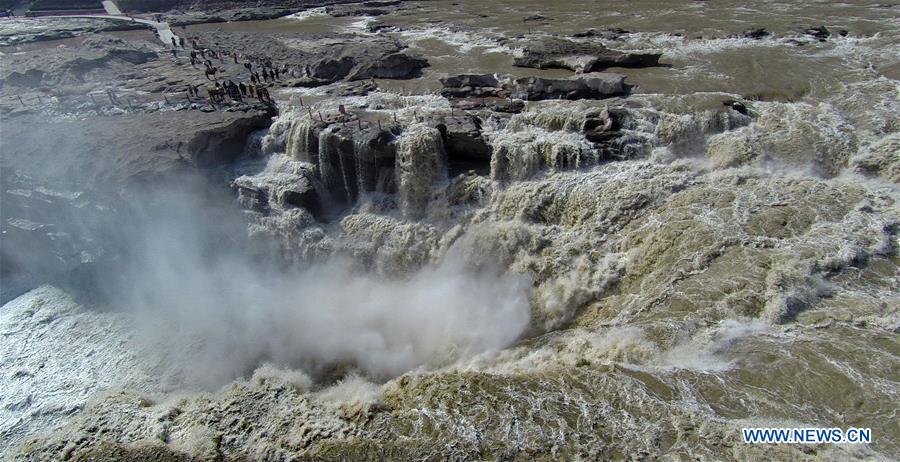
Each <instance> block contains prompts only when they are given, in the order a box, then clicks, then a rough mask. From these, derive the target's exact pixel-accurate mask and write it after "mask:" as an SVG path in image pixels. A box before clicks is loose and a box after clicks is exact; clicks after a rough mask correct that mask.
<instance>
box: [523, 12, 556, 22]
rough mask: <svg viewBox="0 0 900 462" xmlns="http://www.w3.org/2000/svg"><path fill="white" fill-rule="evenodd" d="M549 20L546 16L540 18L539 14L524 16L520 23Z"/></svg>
mask: <svg viewBox="0 0 900 462" xmlns="http://www.w3.org/2000/svg"><path fill="white" fill-rule="evenodd" d="M549 19H550V18H548V17H546V16H541V15H539V14H532V15H529V16H525V17H524V18H522V22H534V21H547V20H549Z"/></svg>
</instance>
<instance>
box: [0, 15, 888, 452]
mask: <svg viewBox="0 0 900 462" xmlns="http://www.w3.org/2000/svg"><path fill="white" fill-rule="evenodd" d="M536 16H537V17H536ZM351 19H352V20H351ZM374 21H380V22H382V23H384V24H387V25H388V26H390V27H389V28H385V29H383V30H382V31H381V32H378V34H379V35H388V36H390V37H394V38H396V39H398V40H401V41H403V42H404V43H407V44H408V45H409V49H410V50H411V51H414V52H416V53H418V54H420V55H423V56H425V57H427V59H428V60H429V63H430V64H431V66H430V67H429V68H426V69H425V70H424V72H423V75H422V77H420V78H416V79H412V80H398V81H389V80H381V79H379V80H378V84H379V86H380V89H379V90H377V91H374V92H370V93H369V94H368V95H365V96H346V97H338V96H331V95H328V94H327V93H326V90H327V88H328V87H322V88H316V89H285V90H283V91H282V92H281V93H279V94H278V95H277V97H278V98H279V99H280V101H281V103H282V106H281V112H280V114H279V116H278V117H277V119H276V120H275V121H274V123H273V125H272V126H271V128H270V129H268V130H267V131H265V132H260V133H258V134H256V135H255V136H254V137H253V138H252V139H251V140H250V142H249V143H248V148H247V154H248V155H247V156H246V158H244V159H242V160H241V161H240V162H238V163H237V164H236V165H234V166H233V167H232V168H230V169H229V170H228V172H227V176H228V182H229V183H230V185H231V191H232V193H233V194H234V196H235V197H233V198H232V197H225V198H224V200H223V204H220V205H221V210H224V211H220V212H216V213H210V212H209V209H210V204H209V203H207V202H201V203H194V202H193V201H191V200H185V201H180V202H179V205H178V207H175V208H174V210H172V209H167V211H166V212H165V213H163V214H162V215H159V214H158V210H157V209H152V211H146V213H143V214H142V213H138V214H137V216H138V218H136V221H135V222H134V223H131V224H129V225H128V226H123V229H124V230H123V233H126V232H127V234H128V235H129V236H131V237H132V238H133V239H134V240H135V242H136V244H135V250H134V253H133V255H132V256H133V261H132V262H130V263H129V264H124V266H123V267H122V268H121V269H120V271H121V276H122V279H123V280H126V281H132V283H130V284H125V285H124V286H119V285H117V286H116V290H115V291H114V293H112V294H111V295H112V296H111V297H110V298H108V299H105V300H106V301H104V302H102V303H100V302H98V303H97V305H98V306H90V305H89V303H87V302H86V303H84V304H79V303H77V302H76V301H74V300H72V298H71V297H70V296H69V295H67V294H66V293H64V292H62V291H61V290H59V289H57V288H54V287H51V286H42V287H39V288H36V289H34V290H32V291H30V292H28V293H26V294H24V295H22V296H20V297H18V298H17V299H15V300H13V301H10V302H9V303H7V304H6V305H4V306H3V307H2V309H0V315H2V319H0V335H2V342H0V358H3V359H2V362H3V365H2V372H3V373H2V375H0V389H3V390H13V391H14V392H11V393H7V392H4V393H2V394H0V400H2V407H0V435H3V436H4V438H3V439H4V440H6V441H9V442H10V443H5V444H4V446H0V449H5V451H6V452H7V454H9V457H10V458H11V459H13V460H32V459H30V458H33V459H35V460H56V458H57V457H61V455H63V456H64V455H66V454H72V453H77V454H79V457H88V456H91V455H93V456H97V457H101V456H103V457H109V458H110V459H108V460H182V459H179V457H182V456H184V457H194V458H197V459H200V460H267V461H276V460H277V461H281V460H305V459H306V458H309V459H314V460H318V459H323V460H332V459H333V460H341V459H343V460H374V459H389V460H393V459H398V460H408V459H417V460H498V459H503V460H534V459H537V460H619V459H650V460H654V459H679V460H682V459H691V460H694V459H699V460H728V459H739V460H758V459H773V460H814V459H827V460H854V459H866V460H895V459H896V458H897V457H898V456H900V429H898V426H897V412H898V405H897V403H900V359H898V355H900V341H898V332H900V295H898V294H900V257H898V245H900V241H898V234H897V233H898V229H900V228H898V227H900V208H898V202H897V201H898V199H900V195H898V194H900V189H898V182H900V134H898V133H900V55H898V54H897V50H898V49H900V10H898V6H896V5H887V4H884V5H882V4H874V3H865V2H843V3H841V2H819V1H803V2H755V3H753V4H752V5H748V4H746V2H731V1H727V2H693V1H691V2H668V1H639V2H624V1H609V2H601V3H597V2H567V3H547V2H527V1H495V2H489V3H486V2H475V1H468V0H459V1H457V2H454V3H453V4H452V5H450V4H449V3H447V2H412V3H404V4H403V7H402V9H399V10H397V11H395V12H393V13H392V14H390V15H387V16H379V17H363V18H360V17H353V18H346V17H342V18H333V17H330V16H327V14H326V13H325V12H324V11H318V10H317V11H314V12H312V13H310V12H307V13H304V14H299V15H294V16H288V17H284V18H280V19H276V20H270V21H248V22H243V23H226V24H216V25H198V26H191V27H190V29H191V30H205V29H209V28H221V29H223V30H225V31H229V30H234V31H260V30H262V31H271V32H290V31H296V30H301V31H309V32H321V31H327V30H329V29H330V28H337V29H339V31H341V32H348V33H356V34H375V33H374V32H369V29H367V27H368V26H369V25H370V24H371V23H372V22H374ZM820 25H825V26H827V28H828V30H829V31H831V35H830V36H829V37H827V38H826V39H823V40H821V41H820V40H819V39H818V38H815V37H811V36H810V35H809V34H806V33H804V32H803V31H804V30H805V29H808V28H810V27H816V26H820ZM611 27H616V28H621V29H622V30H619V31H616V32H615V33H609V30H608V29H607V28H611ZM761 27H764V28H765V29H766V30H767V31H769V32H770V34H768V35H764V36H762V37H757V38H754V37H750V36H747V35H745V34H744V31H747V30H749V29H754V28H761ZM589 29H595V30H596V31H597V34H596V35H594V34H591V35H588V36H582V37H580V38H577V39H576V40H584V41H600V42H602V43H604V44H606V45H607V46H608V47H610V48H614V49H617V50H625V51H652V52H657V53H662V58H661V62H662V63H663V64H664V66H661V67H651V68H643V69H612V70H613V71H615V72H621V73H624V74H626V75H627V77H628V80H627V81H628V83H630V84H632V85H635V87H634V88H633V89H632V93H631V94H630V95H628V96H624V97H615V98H609V99H603V100H581V101H565V100H560V101H556V100H551V101H527V102H524V104H525V108H524V110H523V111H522V112H520V113H517V114H508V113H500V112H490V113H489V111H486V112H485V113H481V114H479V115H478V119H477V121H475V120H474V119H472V118H471V117H470V116H469V115H466V114H461V113H459V112H451V101H450V100H448V99H446V98H444V97H441V96H439V95H437V94H435V92H436V91H437V90H438V89H440V88H441V83H440V82H439V80H438V79H439V78H441V77H446V76H449V75H455V74H460V73H501V74H513V75H516V76H540V77H554V78H558V77H560V76H562V77H565V76H571V75H572V73H571V72H569V71H564V70H559V69H556V70H538V69H523V68H517V67H513V66H512V59H513V57H514V56H516V55H518V54H520V53H521V49H522V48H523V47H524V46H526V45H525V43H526V42H527V40H530V39H533V38H534V37H539V36H543V35H548V34H562V35H567V36H570V35H572V34H576V33H582V32H585V31H587V30H589ZM841 30H843V31H844V32H839V31H841ZM604 31H606V32H604ZM604 34H609V35H604ZM298 95H302V96H303V97H304V98H306V100H307V103H308V104H315V105H317V107H318V108H320V109H327V108H332V112H334V110H333V108H336V107H338V105H344V106H345V107H346V108H348V110H349V111H350V112H351V113H353V114H355V115H357V116H358V119H355V120H358V121H354V122H350V123H343V124H342V123H340V122H334V121H329V120H326V119H324V118H322V117H321V115H318V114H316V113H315V112H314V111H312V110H310V109H308V108H306V107H300V106H299V105H296V104H290V103H291V101H292V100H291V98H292V97H295V96H298ZM457 111H458V110H457ZM475 123H477V124H478V133H479V141H478V142H479V143H483V144H482V145H480V146H482V147H485V146H486V148H485V149H487V154H484V153H479V152H476V151H477V150H476V149H474V148H472V149H469V148H466V149H461V148H459V143H458V141H453V140H455V138H453V136H454V135H453V134H454V133H462V132H463V131H465V130H462V129H459V128H454V127H459V126H462V125H463V124H475ZM379 124H380V125H379ZM376 127H383V128H382V129H380V130H376ZM447 133H450V134H449V135H448V134H447ZM176 197H180V196H176ZM216 207H219V205H216ZM147 210H151V208H148V209H147ZM217 210H219V209H217ZM218 213H221V214H223V215H227V216H228V218H227V219H224V220H223V219H222V218H221V215H219V214H218ZM141 217H143V218H141ZM161 217H162V218H161ZM142 220H144V221H142ZM232 221H233V222H234V223H232ZM233 224H234V226H237V227H238V228H239V229H241V232H243V230H244V228H245V227H246V229H247V235H248V239H247V242H244V241H243V236H242V237H241V239H236V240H235V242H228V239H223V240H222V241H220V242H213V243H212V244H211V243H210V242H209V240H210V236H220V233H221V234H225V233H222V229H226V228H227V229H231V228H230V226H232V225H233ZM252 246H261V247H264V248H265V251H257V250H258V249H255V247H253V248H254V249H255V250H254V251H253V252H251V251H250V250H248V249H249V248H251V247H252ZM266 252H275V253H276V254H278V255H279V256H280V257H281V258H280V259H278V263H272V261H271V259H268V258H267V257H266V255H269V253H266ZM85 305H87V306H85ZM743 427H842V428H847V427H867V428H871V429H872V435H873V440H874V441H873V443H872V444H870V445H781V446H776V445H745V444H743V443H741V441H740V429H741V428H743ZM13 443H15V444H13ZM20 444H21V445H22V446H19V445H20ZM83 460H86V459H83ZM101 460H107V459H103V458H102V457H101Z"/></svg>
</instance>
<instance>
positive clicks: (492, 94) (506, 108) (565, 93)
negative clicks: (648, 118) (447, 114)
mask: <svg viewBox="0 0 900 462" xmlns="http://www.w3.org/2000/svg"><path fill="white" fill-rule="evenodd" d="M441 84H443V86H444V88H443V90H441V95H443V96H445V97H448V98H468V99H471V101H470V102H458V103H457V104H456V106H457V107H461V108H464V109H474V108H477V107H486V106H487V105H488V103H489V102H490V103H492V104H494V103H496V104H495V105H497V106H498V107H497V108H496V109H495V110H498V111H499V112H519V111H521V109H522V108H521V107H520V106H519V105H520V104H521V103H519V104H516V103H515V100H513V101H511V102H509V101H508V99H509V98H519V99H527V100H532V101H535V100H545V99H571V100H574V99H602V98H610V97H613V96H622V95H625V94H626V93H628V86H627V85H625V76H624V75H621V74H615V73H610V72H599V73H591V74H585V75H583V76H580V77H578V78H575V79H547V78H543V77H524V78H520V79H515V80H514V79H513V78H512V77H510V76H507V75H501V76H497V75H492V74H462V75H457V76H453V77H446V78H443V79H441ZM501 106H502V107H501Z"/></svg>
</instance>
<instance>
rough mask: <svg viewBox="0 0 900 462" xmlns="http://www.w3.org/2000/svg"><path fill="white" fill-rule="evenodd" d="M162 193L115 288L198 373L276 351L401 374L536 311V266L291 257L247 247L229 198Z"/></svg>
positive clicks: (376, 373)
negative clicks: (527, 269) (304, 262)
mask: <svg viewBox="0 0 900 462" xmlns="http://www.w3.org/2000/svg"><path fill="white" fill-rule="evenodd" d="M154 195H155V197H151V198H145V199H144V200H142V201H140V202H138V203H136V204H134V205H133V214H132V215H133V218H132V219H131V220H129V223H127V224H123V227H122V234H123V238H126V239H127V240H128V241H129V250H128V252H127V258H125V262H124V264H123V265H121V266H118V267H117V268H116V269H115V271H116V274H114V275H110V276H109V277H107V278H105V279H106V281H107V283H106V284H107V287H106V288H105V289H106V290H107V292H108V293H109V294H110V295H109V297H108V299H109V300H110V302H111V303H112V304H114V305H115V306H117V307H122V308H126V309H128V310H133V311H134V313H135V314H136V315H137V317H138V319H139V320H140V322H139V325H141V326H142V329H141V334H142V335H141V336H140V337H141V338H142V339H143V340H145V341H147V343H146V344H145V346H147V345H149V346H152V348H153V350H154V352H155V353H159V354H162V356H163V358H165V361H166V362H167V363H168V366H167V367H168V368H169V371H168V372H169V373H173V374H175V375H178V376H180V377H181V379H183V380H185V381H186V382H188V383H193V384H196V385H200V386H218V385H221V384H224V383H226V382H227V381H229V380H231V379H234V378H235V377H238V376H242V375H243V376H246V375H247V374H249V373H250V372H252V370H253V368H255V367H256V366H257V365H259V364H262V363H264V362H272V363H275V364H278V365H280V366H284V367H297V368H301V369H304V370H305V371H308V372H310V373H311V374H313V375H315V374H322V373H326V372H328V371H329V370H334V369H335V368H341V367H346V368H350V369H358V370H361V371H362V372H363V373H365V374H367V375H369V376H372V377H375V378H389V377H393V376H396V375H399V374H401V373H403V372H405V371H408V370H410V369H414V368H416V367H419V366H426V367H428V366H439V365H442V364H446V363H447V362H449V361H452V360H454V359H456V358H460V357H465V356H471V355H474V354H479V353H483V352H487V351H492V350H498V349H501V348H503V347H505V346H507V345H509V344H510V343H512V342H514V341H515V340H516V339H517V338H518V337H519V336H520V335H521V334H522V332H523V331H524V330H525V329H526V327H527V325H528V322H529V305H528V295H529V287H530V282H529V280H528V279H527V278H526V277H523V276H520V275H511V274H504V273H501V272H500V271H498V270H496V269H486V268H478V269H473V268H471V267H468V266H467V265H466V264H465V263H464V262H463V259H462V258H455V257H453V256H452V255H451V256H449V257H447V258H445V259H444V260H443V261H442V262H441V263H440V264H437V265H433V266H429V267H426V268H423V269H421V270H419V271H418V272H416V273H414V274H413V275H411V276H406V277H402V278H390V277H384V276H380V275H376V274H373V273H371V272H369V271H367V270H365V269H362V268H360V267H359V266H358V265H357V264H355V262H353V261H351V260H349V259H342V258H337V257H336V258H333V259H331V260H330V261H327V262H324V263H320V264H316V265H313V266H308V267H303V268H297V267H292V266H287V265H285V264H283V263H282V262H281V261H280V260H279V259H278V258H273V257H272V256H271V255H266V254H265V253H260V252H257V251H256V249H252V248H249V247H248V245H249V241H247V240H245V239H244V237H245V235H246V226H245V225H244V224H243V222H242V220H240V219H239V217H238V214H239V212H238V211H237V210H235V209H233V208H231V207H230V205H228V204H221V203H219V204H211V203H209V202H204V201H203V200H201V199H198V198H200V197H203V194H194V193H190V192H185V191H179V192H172V191H169V192H166V193H162V194H159V193H156V194H154Z"/></svg>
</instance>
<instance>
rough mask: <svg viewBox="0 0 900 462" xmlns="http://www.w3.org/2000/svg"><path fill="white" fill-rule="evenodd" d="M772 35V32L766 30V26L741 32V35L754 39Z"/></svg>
mask: <svg viewBox="0 0 900 462" xmlns="http://www.w3.org/2000/svg"><path fill="white" fill-rule="evenodd" d="M770 35H772V33H771V32H769V31H767V30H765V29H764V28H762V27H760V28H756V29H748V30H745V31H744V32H742V33H741V35H740V36H741V37H743V38H748V39H753V40H761V39H763V38H765V37H768V36H770Z"/></svg>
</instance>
